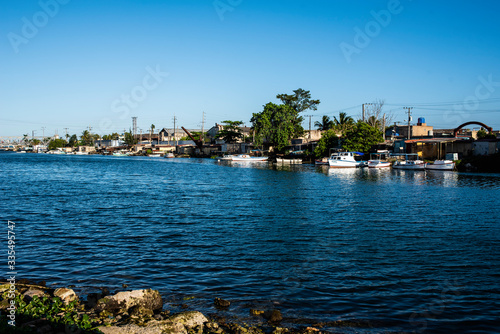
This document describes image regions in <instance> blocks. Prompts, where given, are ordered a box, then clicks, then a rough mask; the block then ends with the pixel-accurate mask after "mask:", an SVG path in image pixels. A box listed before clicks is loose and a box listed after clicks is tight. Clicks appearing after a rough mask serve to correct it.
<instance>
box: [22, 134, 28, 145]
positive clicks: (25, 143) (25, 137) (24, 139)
mask: <svg viewBox="0 0 500 334" xmlns="http://www.w3.org/2000/svg"><path fill="white" fill-rule="evenodd" d="M28 142H29V139H28V134H24V135H23V143H24V145H28Z"/></svg>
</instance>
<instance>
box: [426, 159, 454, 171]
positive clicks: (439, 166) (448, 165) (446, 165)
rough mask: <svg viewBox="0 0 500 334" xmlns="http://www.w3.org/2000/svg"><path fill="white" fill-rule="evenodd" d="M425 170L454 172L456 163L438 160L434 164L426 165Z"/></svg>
mask: <svg viewBox="0 0 500 334" xmlns="http://www.w3.org/2000/svg"><path fill="white" fill-rule="evenodd" d="M425 169H429V170H454V169H455V163H454V162H453V161H451V160H436V161H434V163H427V164H425Z"/></svg>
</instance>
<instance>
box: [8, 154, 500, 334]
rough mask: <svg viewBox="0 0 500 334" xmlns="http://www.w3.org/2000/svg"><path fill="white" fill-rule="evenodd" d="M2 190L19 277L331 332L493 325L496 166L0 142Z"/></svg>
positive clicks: (498, 244)
mask: <svg viewBox="0 0 500 334" xmlns="http://www.w3.org/2000/svg"><path fill="white" fill-rule="evenodd" d="M0 194H1V202H0V212H1V213H0V215H1V217H2V220H3V221H4V223H5V227H6V226H7V220H8V219H9V220H12V221H14V222H15V223H16V237H17V241H18V244H17V252H16V255H17V266H18V268H17V269H18V272H19V276H22V277H25V278H31V279H35V280H46V281H47V282H48V283H55V284H58V285H68V284H76V285H77V286H78V287H80V288H82V289H83V288H85V287H92V286H101V285H105V286H108V287H111V288H114V289H119V288H121V285H122V284H123V283H126V284H128V285H129V289H135V288H146V287H151V288H154V289H158V290H160V291H161V293H162V295H163V296H165V299H166V301H167V303H166V305H165V307H166V308H175V307H177V306H176V305H178V304H179V303H184V304H186V305H187V307H188V308H189V309H197V310H201V311H203V312H206V313H207V314H210V313H217V312H218V313H219V314H225V315H228V316H238V317H240V318H246V317H249V310H250V309H251V308H257V309H270V308H277V309H280V310H281V312H282V313H283V315H284V317H285V322H286V323H289V324H304V325H311V324H315V325H317V324H318V323H319V322H323V323H324V325H325V328H326V329H329V330H331V331H334V332H338V333H382V332H383V333H396V332H420V333H422V332H428V333H435V332H441V333H459V332H463V333H465V332H474V333H495V332H498V331H500V323H499V312H500V229H499V223H500V175H498V174H497V175H477V174H476V175H474V174H458V173H450V172H430V171H427V172H421V171H416V172H412V171H394V170H382V171H377V170H367V169H363V170H361V169H356V170H329V169H328V168H317V167H312V166H302V167H293V168H276V167H272V166H268V165H267V164H263V165H260V166H254V167H252V166H249V165H244V164H243V165H236V164H234V165H228V164H221V163H218V162H217V161H215V160H197V159H158V158H156V159H153V158H137V157H130V158H118V157H102V156H50V155H41V154H0ZM4 230H5V231H6V228H5V229H4ZM4 247H6V245H4ZM185 297H194V299H192V298H185ZM214 297H221V298H225V299H229V300H231V301H232V305H231V308H230V309H229V310H228V311H217V310H215V309H214V308H213V298H214ZM183 298H184V299H186V300H184V301H183V300H182V299H183ZM338 320H342V321H345V325H346V327H336V325H338V324H339V323H338V322H337V323H334V322H335V321H338Z"/></svg>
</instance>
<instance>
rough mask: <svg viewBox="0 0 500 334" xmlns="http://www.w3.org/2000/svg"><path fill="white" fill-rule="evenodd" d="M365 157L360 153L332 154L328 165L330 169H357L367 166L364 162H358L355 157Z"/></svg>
mask: <svg viewBox="0 0 500 334" xmlns="http://www.w3.org/2000/svg"><path fill="white" fill-rule="evenodd" d="M356 154H358V155H363V153H359V152H337V153H332V155H331V156H330V158H329V159H328V165H330V168H356V167H363V166H364V165H365V162H364V161H356V159H354V156H355V155H356Z"/></svg>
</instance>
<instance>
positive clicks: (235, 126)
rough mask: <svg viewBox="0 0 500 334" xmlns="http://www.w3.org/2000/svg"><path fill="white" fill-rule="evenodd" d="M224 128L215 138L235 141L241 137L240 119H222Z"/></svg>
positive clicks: (229, 141)
mask: <svg viewBox="0 0 500 334" xmlns="http://www.w3.org/2000/svg"><path fill="white" fill-rule="evenodd" d="M222 124H223V125H224V128H223V129H222V130H220V131H219V133H218V134H217V135H216V136H215V138H217V139H222V140H224V142H226V143H235V142H236V141H237V140H238V139H241V138H243V134H242V133H241V128H240V126H242V125H243V122H242V121H224V122H222Z"/></svg>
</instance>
